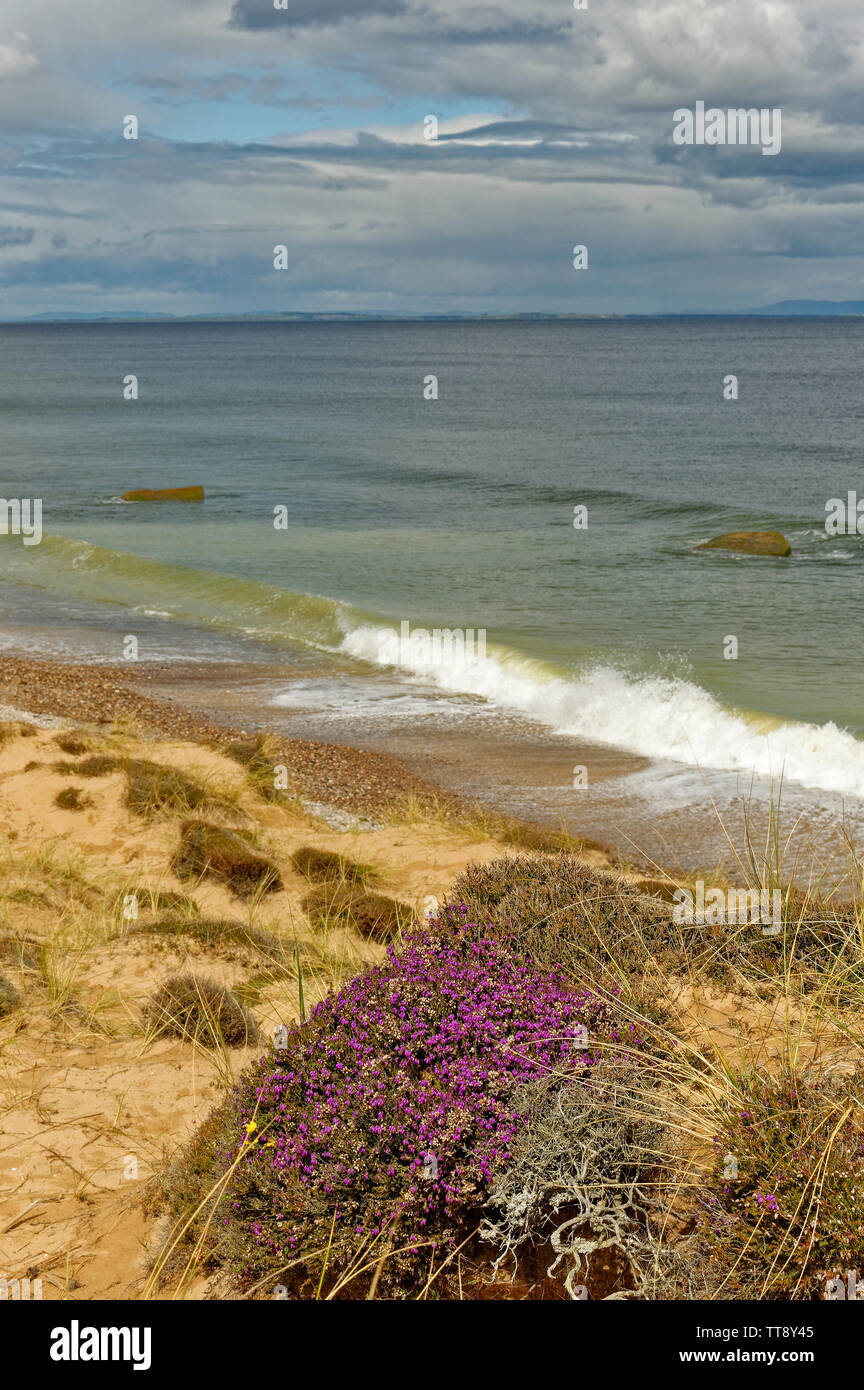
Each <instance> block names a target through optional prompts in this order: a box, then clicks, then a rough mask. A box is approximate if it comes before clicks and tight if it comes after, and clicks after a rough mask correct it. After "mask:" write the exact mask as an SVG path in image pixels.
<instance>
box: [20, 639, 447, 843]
mask: <svg viewBox="0 0 864 1390" xmlns="http://www.w3.org/2000/svg"><path fill="white" fill-rule="evenodd" d="M121 671H122V677H121V674H120V673H121ZM130 676H131V672H129V671H126V670H125V669H123V668H120V669H119V670H118V668H116V667H111V666H103V665H99V664H96V663H80V662H65V661H62V660H59V659H48V658H44V659H43V658H38V659H35V658H31V657H11V656H8V655H6V654H4V656H3V658H2V662H0V703H3V704H6V705H9V706H12V707H14V708H15V709H17V710H20V711H21V712H22V713H24V712H26V713H28V714H32V715H39V716H52V717H57V718H62V719H66V720H69V721H70V722H72V723H76V722H77V723H82V724H108V723H111V722H112V721H114V720H130V721H133V722H135V723H140V724H143V725H145V726H146V727H147V728H149V729H152V730H153V732H154V733H157V734H160V735H162V736H165V737H170V738H177V739H183V740H188V741H191V742H198V743H201V742H203V743H213V744H216V745H219V746H224V745H225V744H227V743H230V742H232V741H233V740H236V739H237V738H244V737H250V736H254V735H255V734H257V733H259V732H266V730H264V729H260V730H259V729H253V728H251V727H249V728H247V727H245V726H241V725H239V724H227V723H223V722H219V721H217V720H215V719H212V718H210V717H208V716H207V715H205V714H202V713H198V712H196V711H194V710H191V709H188V708H185V707H183V706H181V705H179V704H175V703H174V702H173V701H172V700H170V699H164V698H159V697H156V696H154V695H150V694H147V693H145V692H142V691H139V690H137V689H135V683H136V682H135V677H132V679H131V680H130ZM145 679H146V678H145ZM278 754H279V757H280V759H282V760H283V761H284V763H285V766H286V767H287V770H288V774H289V776H290V777H291V778H292V780H293V781H295V782H296V784H297V788H298V792H299V794H301V795H303V796H305V797H307V798H308V799H309V800H313V801H319V802H321V803H322V804H325V805H331V804H332V805H333V806H334V807H335V808H337V809H340V810H347V811H352V812H354V813H356V814H358V815H367V816H368V815H374V814H380V813H381V812H382V811H384V810H386V809H387V808H389V807H391V806H392V805H393V804H394V803H396V802H397V801H398V800H399V798H400V797H402V798H404V797H408V796H416V797H418V798H421V799H426V798H430V799H431V798H433V797H442V796H447V798H448V799H452V800H454V801H455V798H452V797H451V796H450V794H447V793H444V792H443V791H442V790H441V789H439V788H437V787H436V786H434V785H433V784H432V783H430V782H426V781H424V780H423V779H421V778H419V777H417V776H416V775H414V774H413V773H412V772H410V770H409V769H408V768H406V767H404V766H402V764H401V763H400V762H399V760H398V759H396V758H393V757H390V756H388V755H387V754H381V753H372V752H367V751H365V750H362V749H356V748H349V747H346V746H344V745H342V744H334V743H326V742H324V741H321V742H318V741H316V740H311V739H292V738H284V737H281V736H280V737H279V738H278Z"/></svg>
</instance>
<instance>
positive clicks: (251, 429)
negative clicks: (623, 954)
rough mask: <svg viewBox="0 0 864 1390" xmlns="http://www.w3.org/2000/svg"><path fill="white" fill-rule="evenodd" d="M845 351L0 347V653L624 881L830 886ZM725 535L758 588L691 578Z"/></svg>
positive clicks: (843, 705) (784, 346)
mask: <svg viewBox="0 0 864 1390" xmlns="http://www.w3.org/2000/svg"><path fill="white" fill-rule="evenodd" d="M862 349H864V320H862V319H855V318H843V319H821V318H807V319H762V318H732V317H730V318H723V317H710V318H708V317H706V318H682V319H656V320H650V319H645V320H642V319H634V320H628V319H614V318H612V319H603V320H527V321H526V320H499V319H488V320H477V321H464V320H459V321H447V320H429V321H420V320H418V321H402V320H400V321H387V322H383V321H380V322H379V321H364V320H353V321H347V322H327V321H324V322H290V321H287V322H286V321H267V320H248V321H243V320H240V321H237V320H234V321H201V322H188V321H183V320H178V321H176V322H170V321H168V322H166V321H158V322H146V321H144V322H134V323H120V322H101V323H75V322H73V323H33V324H6V325H0V449H2V471H0V482H2V489H0V490H2V495H3V498H4V499H6V500H7V502H8V501H9V499H19V500H21V499H31V501H33V500H35V499H39V501H40V503H41V512H42V522H41V528H42V529H41V539H40V540H39V543H38V544H25V543H24V542H25V539H26V538H25V537H24V536H23V535H21V534H18V535H16V534H14V532H13V531H12V530H9V531H7V534H3V535H0V651H6V652H8V653H27V654H33V655H38V654H46V655H52V656H60V657H62V658H64V659H77V660H96V661H99V662H111V663H117V664H118V666H123V665H125V664H128V662H129V661H130V660H137V661H138V662H139V663H150V664H151V666H152V669H153V672H154V675H155V679H156V680H157V682H158V686H159V689H162V690H163V691H164V692H165V693H166V694H173V695H174V697H175V698H177V697H184V698H187V700H188V702H189V703H197V704H199V705H200V706H201V707H202V708H207V709H208V710H210V711H213V712H215V713H216V714H217V715H218V717H224V718H226V719H228V718H230V719H231V720H233V721H234V722H236V721H237V720H238V718H239V719H240V720H241V721H242V722H243V723H244V725H245V726H248V727H252V726H256V727H270V728H273V729H276V730H279V731H282V732H285V733H290V734H292V735H296V736H299V737H306V738H314V739H320V740H324V741H327V742H342V743H350V744H354V745H356V746H363V747H369V748H377V749H381V750H384V751H388V752H394V753H397V754H399V755H400V756H402V757H403V758H405V760H406V761H407V762H409V763H410V764H411V765H412V766H414V767H416V768H417V769H418V770H419V771H422V772H423V774H424V775H425V776H427V777H430V778H432V779H433V780H436V781H438V782H439V783H440V784H441V785H442V786H446V787H450V788H454V789H458V790H461V791H463V792H465V793H466V794H469V795H472V796H476V797H478V798H479V799H481V800H485V801H487V802H488V803H489V804H491V805H494V806H495V807H497V808H498V809H501V810H505V811H507V812H508V813H511V814H514V815H519V816H523V817H525V818H527V819H531V820H535V821H538V822H543V823H545V824H549V825H555V826H567V827H568V828H570V829H571V830H573V831H574V832H576V833H580V834H588V835H592V836H593V837H595V838H597V839H600V840H601V841H604V842H608V843H611V844H614V845H615V846H616V847H617V848H618V849H619V851H621V852H623V853H625V854H631V855H632V856H633V857H634V859H638V860H639V861H640V862H646V861H647V862H649V863H652V864H656V865H658V866H665V867H672V868H673V869H674V868H675V867H676V866H681V867H682V868H686V869H688V870H689V871H692V870H693V869H694V868H700V867H710V866H716V865H717V864H719V863H720V862H721V861H723V862H724V863H728V862H732V861H734V860H735V859H736V858H738V857H741V856H743V859H744V860H746V859H747V857H748V856H752V854H753V853H754V852H755V853H756V854H757V856H759V855H763V854H764V853H765V851H766V848H767V852H768V853H769V855H772V856H777V855H778V854H780V853H782V854H783V855H784V856H785V857H786V863H787V866H792V865H793V864H794V867H795V870H796V872H798V873H800V872H803V871H805V870H806V872H807V873H811V874H812V872H813V866H814V865H816V866H821V867H822V868H823V869H824V870H825V871H826V872H832V873H836V871H837V866H838V865H839V864H840V862H841V861H845V859H846V858H848V855H849V852H850V847H851V849H852V850H853V851H854V850H860V849H861V847H862V845H864V700H862V694H864V663H862V657H864V622H862V618H864V610H862V598H864V537H862V536H861V535H859V534H858V533H857V531H856V530H855V518H854V516H853V517H852V519H851V522H850V524H849V526H848V527H847V528H846V531H844V532H843V533H841V534H836V535H834V534H829V532H828V531H827V530H826V516H827V515H828V513H829V511H830V509H831V502H832V499H842V500H843V501H844V502H845V500H846V499H847V497H848V494H849V493H850V492H855V490H856V489H858V490H859V491H860V494H861V497H862V501H864V474H862V468H861V439H862V433H864V431H862V424H864V352H862ZM189 484H201V485H203V487H204V489H205V494H206V500H205V501H204V502H203V503H181V502H160V503H136V502H124V501H123V500H122V494H123V493H124V492H126V491H128V490H129V489H132V488H163V487H173V486H183V485H189ZM853 500H854V499H853ZM862 511H864V507H862ZM0 516H2V512H0ZM862 525H864V520H862ZM754 529H777V530H780V531H782V532H783V533H784V535H785V536H786V537H787V539H788V540H789V542H790V544H791V547H792V550H791V554H790V555H789V556H788V557H786V558H775V557H761V556H759V557H754V556H746V555H740V554H736V553H732V552H723V551H719V550H709V551H704V550H700V549H699V546H700V544H701V543H702V542H704V541H705V540H707V539H709V538H711V537H713V536H716V535H718V534H720V533H721V532H726V531H732V530H754ZM848 531H851V532H852V534H848V533H847V532H848ZM436 631H437V632H438V633H439V634H441V636H440V637H439V639H438V640H437V641H436V640H435V637H434V634H435V633H436ZM460 632H461V633H464V634H465V641H464V642H462V643H461V644H460V639H459V633H460ZM406 633H407V634H408V637H407V640H406ZM448 633H449V634H451V636H450V638H448V637H447V634H448ZM469 633H470V634H471V635H470V636H469V635H468V634H469ZM400 634H401V637H402V640H401V641H400V640H399V637H400ZM130 638H134V642H130V641H129V639H130ZM157 693H158V691H157ZM802 866H805V868H804V869H802Z"/></svg>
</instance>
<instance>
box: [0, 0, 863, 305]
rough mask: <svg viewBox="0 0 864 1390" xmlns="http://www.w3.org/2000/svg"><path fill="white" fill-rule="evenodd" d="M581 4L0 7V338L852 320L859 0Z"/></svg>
mask: <svg viewBox="0 0 864 1390" xmlns="http://www.w3.org/2000/svg"><path fill="white" fill-rule="evenodd" d="M580 2H582V3H585V8H581V9H575V8H574V4H573V0H488V3H483V0H480V2H479V3H477V2H476V0H279V3H280V8H279V9H277V8H276V7H275V4H274V0H233V3H232V0H75V3H74V4H70V3H69V0H4V3H3V6H2V11H0V167H2V180H0V317H2V318H7V319H8V318H17V317H28V316H31V315H36V314H52V313H59V314H63V313H76V312H78V313H124V312H135V313H142V312H147V313H169V314H213V313H244V312H263V311H282V310H288V311H317V312H334V311H354V312H357V311H374V312H384V313H388V312H392V313H399V314H404V313H412V312H413V313H444V314H446V313H453V312H460V313H471V312H478V313H490V312H491V313H510V312H532V311H538V312H555V313H592V314H596V313H655V312H660V313H668V312H679V311H681V312H695V311H698V310H701V309H706V310H712V311H719V312H722V311H723V310H724V309H729V310H734V309H740V308H749V307H753V306H757V305H761V304H768V303H772V302H774V301H777V300H782V299H802V298H815V299H843V300H847V299H864V259H862V258H864V203H862V199H864V4H862V0H820V3H818V4H814V3H812V0H711V2H709V0H657V2H656V3H652V0H580ZM699 101H702V102H704V103H705V105H706V107H708V108H712V107H716V108H720V109H722V110H726V109H727V108H730V107H736V108H737V107H747V108H749V107H758V108H760V109H762V108H764V109H765V110H770V111H775V110H777V109H779V111H780V113H781V116H782V126H781V129H782V145H781V149H780V152H779V153H778V154H776V155H775V156H770V155H769V156H766V155H764V154H763V153H762V150H761V148H760V147H759V146H758V145H732V144H713V145H711V144H691V145H682V144H676V142H675V139H674V138H673V132H674V128H675V116H674V113H675V112H676V110H679V109H681V108H686V109H695V106H696V103H697V102H699ZM128 116H135V117H136V119H137V122H138V138H137V139H135V140H132V139H125V138H124V135H123V130H124V121H125V119H126V118H127V117H128ZM430 116H434V117H435V118H436V120H437V123H438V133H437V139H434V140H432V139H428V138H426V134H427V133H428V132H429V131H430V129H431V124H430V122H429V121H428V120H427V118H428V117H430ZM278 245H282V246H285V248H286V254H285V258H284V259H285V268H284V269H279V270H277V269H275V268H274V247H276V246H278ZM577 245H580V246H584V247H586V248H587V257H586V258H587V267H586V268H584V269H578V270H577V269H574V265H573V260H574V256H573V250H574V246H577ZM583 259H584V258H583Z"/></svg>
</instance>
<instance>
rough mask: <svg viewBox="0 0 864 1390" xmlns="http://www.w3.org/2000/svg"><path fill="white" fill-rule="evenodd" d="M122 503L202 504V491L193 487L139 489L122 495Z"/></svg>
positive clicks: (197, 485) (198, 486) (200, 488)
mask: <svg viewBox="0 0 864 1390" xmlns="http://www.w3.org/2000/svg"><path fill="white" fill-rule="evenodd" d="M123 501H124V502H203V501H204V489H203V487H201V485H200V484H196V485H195V486H194V487H157V488H152V487H139V488H136V489H134V490H133V491H132V492H124V493H123Z"/></svg>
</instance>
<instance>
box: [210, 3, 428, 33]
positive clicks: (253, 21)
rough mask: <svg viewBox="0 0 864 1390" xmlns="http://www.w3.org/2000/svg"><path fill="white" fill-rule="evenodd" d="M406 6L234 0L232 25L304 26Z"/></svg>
mask: <svg viewBox="0 0 864 1390" xmlns="http://www.w3.org/2000/svg"><path fill="white" fill-rule="evenodd" d="M407 8H408V7H407V5H406V4H405V3H404V0H286V5H285V7H284V8H282V9H278V10H277V9H275V8H274V6H273V0H235V3H234V5H233V6H232V8H231V18H230V20H229V24H230V25H231V27H232V28H233V29H278V28H280V27H281V28H288V29H304V28H309V27H316V26H317V27H320V26H323V25H328V24H340V23H341V22H342V21H343V20H346V19H365V18H366V17H367V16H370V15H373V16H376V17H377V16H381V15H400V14H404V13H405V12H406V10H407Z"/></svg>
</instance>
